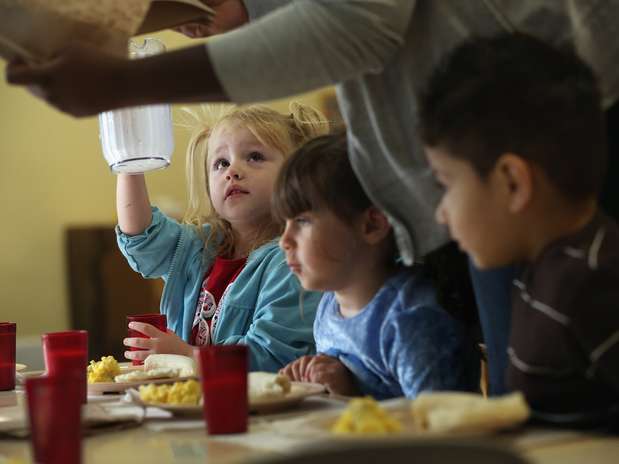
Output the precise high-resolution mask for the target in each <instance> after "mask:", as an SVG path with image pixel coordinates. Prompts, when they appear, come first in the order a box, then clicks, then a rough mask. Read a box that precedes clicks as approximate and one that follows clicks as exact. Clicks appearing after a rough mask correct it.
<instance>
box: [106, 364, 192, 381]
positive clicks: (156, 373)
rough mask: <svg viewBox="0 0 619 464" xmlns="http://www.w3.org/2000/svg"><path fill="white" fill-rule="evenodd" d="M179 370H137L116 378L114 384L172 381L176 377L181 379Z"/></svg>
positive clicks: (159, 368)
mask: <svg viewBox="0 0 619 464" xmlns="http://www.w3.org/2000/svg"><path fill="white" fill-rule="evenodd" d="M178 373H179V370H178V369H171V368H168V367H158V368H156V369H149V370H147V371H146V370H135V371H131V372H127V373H126V374H120V375H117V376H116V377H114V382H116V383H125V382H139V381H140V380H149V379H172V378H175V377H180V376H179V375H178Z"/></svg>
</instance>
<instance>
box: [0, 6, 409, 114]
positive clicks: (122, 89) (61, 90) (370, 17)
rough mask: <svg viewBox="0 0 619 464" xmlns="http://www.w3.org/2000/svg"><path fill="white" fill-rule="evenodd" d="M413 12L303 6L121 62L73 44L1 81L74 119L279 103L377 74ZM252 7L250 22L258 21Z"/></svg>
mask: <svg viewBox="0 0 619 464" xmlns="http://www.w3.org/2000/svg"><path fill="white" fill-rule="evenodd" d="M246 3H247V4H248V5H249V4H250V3H251V2H250V1H247V2H246ZM268 3H269V5H268V7H273V6H274V2H268ZM414 5H415V2H414V1H413V0H383V1H381V2H376V1H373V0H365V1H362V0H338V1H337V2H334V1H332V0H300V1H297V2H292V3H287V4H285V6H283V7H281V8H278V9H276V10H275V11H274V12H272V13H270V14H266V15H264V16H262V17H260V19H258V20H256V21H255V22H253V23H250V24H247V25H245V26H243V27H239V28H237V29H235V30H232V31H230V32H227V33H225V34H221V35H219V36H215V37H213V38H212V39H211V40H210V41H209V42H208V43H207V44H206V46H205V45H198V46H194V47H190V48H186V49H181V50H176V51H172V52H168V53H165V54H161V55H156V56H152V57H148V58H144V59H140V60H126V59H123V58H118V57H114V56H111V55H108V54H104V53H102V52H100V51H97V50H95V49H93V48H92V47H88V46H85V45H83V44H75V45H73V46H71V47H70V48H68V49H67V50H66V52H65V53H63V54H62V55H60V56H59V57H58V58H56V59H54V60H52V61H50V62H47V63H44V64H42V65H38V66H36V65H35V66H26V65H24V64H18V63H12V64H11V65H9V66H8V67H7V80H8V81H9V82H10V83H13V84H20V85H27V86H31V87H33V88H36V89H37V90H36V92H35V94H36V95H38V96H41V97H42V98H44V99H45V100H46V101H47V102H48V103H50V104H51V105H53V106H55V107H56V108H58V109H60V110H61V111H64V112H66V113H69V114H72V115H74V116H88V115H93V114H96V113H99V112H102V111H105V110H110V109H113V108H120V107H126V106H135V105H142V104H148V103H163V102H197V101H227V100H228V99H230V100H232V101H235V102H249V101H256V100H265V99H272V98H279V97H284V96H288V95H291V94H295V93H299V92H302V91H306V90H311V89H314V88H318V87H321V86H324V85H327V84H332V83H335V82H340V81H344V80H346V79H349V78H352V77H354V76H357V75H359V74H362V73H370V72H378V71H380V70H381V69H382V67H383V66H384V64H385V63H386V62H387V61H388V60H389V59H390V57H392V56H393V54H394V53H395V51H396V50H397V49H398V47H399V46H400V45H401V44H402V42H403V37H404V33H405V31H406V28H407V25H408V22H409V19H410V16H411V13H412V10H413V7H414ZM254 6H256V8H255V9H254V8H253V7H248V11H250V13H252V14H256V15H259V14H263V13H264V7H265V6H263V7H262V8H261V7H259V6H258V3H256V4H255V5H254ZM222 83H223V86H222ZM224 86H225V87H224Z"/></svg>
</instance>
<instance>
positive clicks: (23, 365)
mask: <svg viewBox="0 0 619 464" xmlns="http://www.w3.org/2000/svg"><path fill="white" fill-rule="evenodd" d="M26 367H28V366H26V365H25V364H20V363H15V370H16V371H17V372H19V371H23V370H24V369H25V368H26Z"/></svg>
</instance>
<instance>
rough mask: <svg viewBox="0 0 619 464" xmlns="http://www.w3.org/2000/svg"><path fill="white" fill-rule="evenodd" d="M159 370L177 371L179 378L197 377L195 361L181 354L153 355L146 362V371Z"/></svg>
mask: <svg viewBox="0 0 619 464" xmlns="http://www.w3.org/2000/svg"><path fill="white" fill-rule="evenodd" d="M158 368H166V369H175V370H176V371H177V372H178V373H177V374H176V376H177V377H196V376H197V369H196V363H195V361H194V360H193V359H192V358H190V357H189V356H182V355H180V354H151V355H149V356H148V357H147V358H146V359H145V360H144V370H145V371H150V370H153V369H158Z"/></svg>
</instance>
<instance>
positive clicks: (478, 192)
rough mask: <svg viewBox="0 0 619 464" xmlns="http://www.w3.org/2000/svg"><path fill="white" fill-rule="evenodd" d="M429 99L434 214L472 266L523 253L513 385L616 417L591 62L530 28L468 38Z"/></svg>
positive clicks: (562, 404)
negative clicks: (439, 189) (438, 189)
mask: <svg viewBox="0 0 619 464" xmlns="http://www.w3.org/2000/svg"><path fill="white" fill-rule="evenodd" d="M420 105H421V111H420V113H421V124H420V133H421V136H422V139H423V142H424V144H425V146H426V156H427V158H428V160H429V162H430V164H431V166H432V169H433V171H434V173H435V176H436V178H437V180H438V182H439V183H440V184H442V186H443V187H444V194H443V197H442V199H441V201H440V203H439V206H438V208H437V210H436V217H437V220H438V221H439V222H441V223H444V224H446V225H447V226H448V228H449V230H450V233H451V235H452V236H453V237H454V238H455V239H456V240H457V241H458V243H459V245H460V247H461V248H462V249H463V250H464V251H466V252H468V253H469V254H470V256H471V258H472V259H473V261H474V263H475V265H476V266H477V267H479V268H482V269H487V268H492V267H497V266H502V265H506V264H510V263H516V264H522V265H523V272H522V274H521V275H520V277H519V278H518V279H516V280H515V281H514V285H515V286H514V291H513V301H512V303H513V308H512V328H511V334H510V343H509V349H508V355H509V359H510V364H509V366H508V369H507V376H506V380H507V384H508V388H510V389H512V390H522V391H523V393H524V394H525V396H526V398H527V400H528V402H529V403H530V405H531V407H532V409H533V410H534V411H535V412H536V413H537V416H538V417H540V418H542V419H544V418H546V419H549V420H552V419H556V420H569V419H570V418H573V419H576V421H577V422H582V421H585V422H591V421H593V422H594V423H596V422H599V421H600V420H604V416H608V415H609V413H612V411H613V408H614V411H615V417H617V416H616V412H617V407H618V404H619V228H618V226H617V224H616V223H614V222H613V221H612V220H611V219H610V218H608V217H607V216H606V215H605V214H604V213H603V212H602V211H600V209H599V208H598V205H597V201H596V198H597V195H598V193H599V191H600V189H601V186H602V183H603V179H604V173H605V168H606V145H605V140H606V135H605V131H604V117H603V112H602V108H601V104H600V93H599V90H598V86H597V83H596V79H595V77H594V75H593V73H592V71H591V70H590V68H589V67H588V66H587V65H586V64H584V63H583V62H582V61H581V60H580V59H579V58H578V57H577V56H575V55H574V54H573V53H572V52H568V51H559V50H556V49H554V48H552V47H551V46H549V45H546V44H545V43H543V42H541V41H539V40H537V39H534V38H532V37H528V36H524V35H520V34H513V35H503V36H499V37H495V38H485V39H473V40H471V41H469V42H466V43H464V44H463V45H461V46H459V47H457V48H456V49H455V50H454V51H453V52H452V53H451V54H450V55H449V56H447V57H446V59H445V60H444V61H443V62H442V65H441V66H439V68H438V69H436V70H435V72H434V74H433V75H432V77H431V79H430V81H429V84H428V87H427V89H426V91H425V93H424V94H423V95H422V96H421V102H420ZM564 414H570V416H566V415H564ZM607 418H608V417H607Z"/></svg>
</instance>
